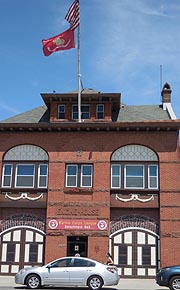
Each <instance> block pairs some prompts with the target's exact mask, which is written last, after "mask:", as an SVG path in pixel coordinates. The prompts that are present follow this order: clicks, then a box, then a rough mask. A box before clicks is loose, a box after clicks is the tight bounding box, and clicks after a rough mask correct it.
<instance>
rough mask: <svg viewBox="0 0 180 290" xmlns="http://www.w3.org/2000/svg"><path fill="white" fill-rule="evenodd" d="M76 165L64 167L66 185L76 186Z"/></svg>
mask: <svg viewBox="0 0 180 290" xmlns="http://www.w3.org/2000/svg"><path fill="white" fill-rule="evenodd" d="M77 172H78V167H77V165H67V167H66V186H68V187H76V186H77Z"/></svg>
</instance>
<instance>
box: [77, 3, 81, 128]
mask: <svg viewBox="0 0 180 290" xmlns="http://www.w3.org/2000/svg"><path fill="white" fill-rule="evenodd" d="M79 10H80V8H79ZM79 17H80V11H79ZM80 70H81V67H80V21H79V25H78V122H79V123H80V122H81V72H80Z"/></svg>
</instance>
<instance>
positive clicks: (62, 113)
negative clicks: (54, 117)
mask: <svg viewBox="0 0 180 290" xmlns="http://www.w3.org/2000/svg"><path fill="white" fill-rule="evenodd" d="M65 114H66V106H65V105H58V119H65V117H66V115H65Z"/></svg>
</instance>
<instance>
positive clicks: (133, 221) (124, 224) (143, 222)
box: [110, 215, 159, 234]
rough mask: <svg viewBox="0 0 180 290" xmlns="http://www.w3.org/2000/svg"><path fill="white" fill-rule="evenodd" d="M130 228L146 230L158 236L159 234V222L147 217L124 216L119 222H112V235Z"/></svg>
mask: <svg viewBox="0 0 180 290" xmlns="http://www.w3.org/2000/svg"><path fill="white" fill-rule="evenodd" d="M129 227H136V228H144V229H147V230H150V231H152V232H154V233H156V234H159V225H158V224H157V222H156V221H154V220H153V219H151V218H148V217H145V216H138V215H129V216H122V217H120V218H119V219H118V220H116V221H112V222H111V223H110V231H111V234H113V233H114V232H116V231H118V230H120V229H124V228H129Z"/></svg>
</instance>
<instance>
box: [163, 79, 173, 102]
mask: <svg viewBox="0 0 180 290" xmlns="http://www.w3.org/2000/svg"><path fill="white" fill-rule="evenodd" d="M171 92H172V90H171V87H170V85H169V84H168V83H165V84H164V86H163V89H162V92H161V96H162V103H163V104H164V103H171Z"/></svg>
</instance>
